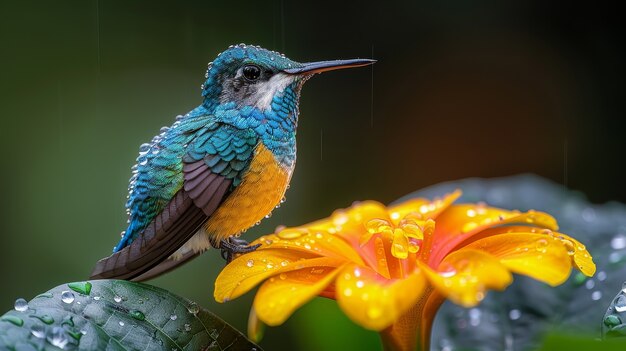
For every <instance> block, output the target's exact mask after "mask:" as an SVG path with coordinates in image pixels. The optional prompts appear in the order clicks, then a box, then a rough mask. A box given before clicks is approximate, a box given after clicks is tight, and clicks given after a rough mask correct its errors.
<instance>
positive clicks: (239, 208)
mask: <svg viewBox="0 0 626 351" xmlns="http://www.w3.org/2000/svg"><path fill="white" fill-rule="evenodd" d="M291 173H292V169H285V168H283V167H281V166H280V164H278V162H276V159H275V158H274V155H273V154H272V152H271V151H269V150H268V149H267V148H266V147H265V146H264V145H263V144H262V143H261V144H259V145H258V146H257V147H256V149H255V152H254V158H253V159H252V163H251V164H250V167H249V169H248V171H247V172H246V174H244V176H243V177H242V181H241V183H240V184H239V185H238V186H237V188H235V190H234V191H233V192H232V194H230V195H229V196H228V198H227V199H226V201H224V203H223V204H221V205H220V207H219V208H218V209H217V210H216V211H215V212H214V213H213V214H212V215H211V217H210V218H209V220H208V221H207V223H206V232H207V233H209V235H211V236H214V237H215V238H216V239H219V240H221V239H225V238H227V237H229V236H231V235H234V234H238V233H239V232H241V231H242V230H245V229H248V228H250V227H252V226H253V225H254V224H255V223H257V222H258V221H260V220H262V219H263V218H264V217H265V216H266V215H268V214H269V213H270V212H272V210H273V209H274V208H275V207H276V205H278V204H279V203H280V201H281V199H282V198H283V196H284V195H285V191H286V190H287V185H288V184H289V180H290V178H291Z"/></svg>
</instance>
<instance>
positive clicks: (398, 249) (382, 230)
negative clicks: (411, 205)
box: [359, 213, 435, 260]
mask: <svg viewBox="0 0 626 351" xmlns="http://www.w3.org/2000/svg"><path fill="white" fill-rule="evenodd" d="M392 218H393V214H392ZM398 219H399V218H398ZM434 228H435V221H433V220H432V219H428V220H422V219H421V215H420V214H418V213H415V214H408V215H406V216H405V217H404V218H402V219H400V220H399V221H397V222H395V223H394V222H392V221H389V220H386V219H382V218H374V219H371V220H369V221H368V222H367V223H366V224H365V229H366V232H365V234H363V235H362V236H361V238H360V240H359V241H360V244H361V246H364V245H366V244H367V243H368V242H369V241H370V240H371V239H372V237H373V236H375V235H379V236H380V237H381V238H382V239H383V240H387V241H391V255H392V256H393V257H395V258H397V259H401V260H404V259H406V258H408V257H409V254H410V253H412V254H414V253H417V252H418V251H419V250H420V245H421V243H422V240H423V239H424V233H428V234H430V233H432V231H433V230H434Z"/></svg>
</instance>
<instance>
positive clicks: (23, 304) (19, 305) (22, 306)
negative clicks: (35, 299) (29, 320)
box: [13, 297, 28, 312]
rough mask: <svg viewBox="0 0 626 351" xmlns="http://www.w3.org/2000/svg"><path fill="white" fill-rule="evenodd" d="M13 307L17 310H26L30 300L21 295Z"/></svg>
mask: <svg viewBox="0 0 626 351" xmlns="http://www.w3.org/2000/svg"><path fill="white" fill-rule="evenodd" d="M13 308H15V310H16V311H18V312H24V311H26V310H27V309H28V302H27V301H26V300H24V299H23V298H21V297H20V298H19V299H17V300H15V304H14V305H13Z"/></svg>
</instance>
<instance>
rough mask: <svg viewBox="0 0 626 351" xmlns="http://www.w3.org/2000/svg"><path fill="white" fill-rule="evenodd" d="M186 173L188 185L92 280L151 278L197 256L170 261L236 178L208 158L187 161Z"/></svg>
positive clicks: (99, 268)
mask: <svg viewBox="0 0 626 351" xmlns="http://www.w3.org/2000/svg"><path fill="white" fill-rule="evenodd" d="M183 172H184V179H185V180H184V183H183V184H184V188H183V189H181V190H180V191H178V193H176V195H175V196H174V198H173V199H172V200H171V201H170V202H169V203H168V204H167V206H166V207H165V208H164V209H163V211H161V213H159V214H158V215H157V216H156V217H155V219H154V220H152V222H150V224H149V225H148V226H147V227H146V229H144V231H143V232H142V233H141V235H139V236H138V237H137V238H136V239H135V240H134V241H133V242H132V243H131V244H130V245H128V246H126V247H125V248H123V249H122V250H120V251H118V252H116V253H114V254H112V255H111V256H109V257H106V258H104V259H102V260H100V261H98V263H97V264H96V267H95V268H94V270H93V272H92V274H91V278H92V279H110V278H116V279H134V280H144V279H149V278H152V277H156V276H157V275H160V274H162V273H165V272H167V271H169V270H171V269H173V268H175V267H176V266H179V265H181V264H183V263H185V262H187V261H188V260H189V259H191V258H193V257H195V256H196V255H185V256H183V259H181V260H179V261H173V262H170V261H171V260H167V258H168V257H170V256H171V255H172V254H173V253H174V252H176V250H178V249H179V248H180V247H181V246H183V245H184V244H185V243H186V242H187V241H188V240H189V239H190V238H191V237H192V236H193V235H194V234H195V233H196V232H197V231H198V229H199V228H200V226H201V225H202V224H204V223H205V222H206V221H207V219H208V217H209V216H210V215H211V214H212V213H213V212H214V211H215V210H216V209H217V208H218V207H219V205H220V203H222V201H223V200H224V199H225V197H226V196H227V193H228V192H229V189H230V185H231V184H232V179H228V178H226V177H224V176H221V175H217V174H214V173H211V170H210V169H209V167H208V166H207V165H206V163H205V162H204V161H198V162H194V163H188V164H185V165H184V167H183ZM165 260H167V261H165ZM163 261H165V262H163ZM144 273H145V274H144Z"/></svg>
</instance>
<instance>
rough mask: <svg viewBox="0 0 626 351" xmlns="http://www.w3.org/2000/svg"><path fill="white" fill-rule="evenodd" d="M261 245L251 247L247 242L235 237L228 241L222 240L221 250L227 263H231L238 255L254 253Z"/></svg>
mask: <svg viewBox="0 0 626 351" xmlns="http://www.w3.org/2000/svg"><path fill="white" fill-rule="evenodd" d="M259 246H261V244H256V245H250V244H249V243H248V242H247V241H245V240H243V239H239V238H235V237H234V236H231V237H229V238H228V239H222V240H221V241H220V245H219V247H220V249H221V250H222V258H223V259H225V260H226V263H230V262H231V261H232V260H233V259H234V258H235V257H236V255H238V254H245V253H248V252H252V251H254V250H256V249H258V248H259Z"/></svg>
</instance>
